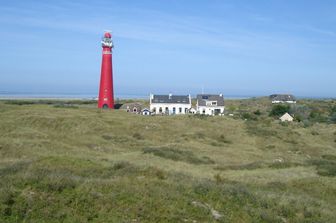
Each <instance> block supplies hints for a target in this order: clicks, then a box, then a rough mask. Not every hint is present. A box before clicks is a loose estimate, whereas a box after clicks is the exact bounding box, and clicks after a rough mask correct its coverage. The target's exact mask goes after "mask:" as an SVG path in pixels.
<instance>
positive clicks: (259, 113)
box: [253, 109, 261, 116]
mask: <svg viewBox="0 0 336 223" xmlns="http://www.w3.org/2000/svg"><path fill="white" fill-rule="evenodd" d="M253 114H255V115H258V116H260V115H261V111H260V110H259V109H258V110H257V111H255V112H253Z"/></svg>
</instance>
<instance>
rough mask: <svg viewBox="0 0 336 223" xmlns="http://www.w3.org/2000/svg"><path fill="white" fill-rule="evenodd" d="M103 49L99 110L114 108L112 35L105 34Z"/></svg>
mask: <svg viewBox="0 0 336 223" xmlns="http://www.w3.org/2000/svg"><path fill="white" fill-rule="evenodd" d="M101 43H102V47H103V58H102V65H101V74H100V87H99V97H98V108H110V109H113V108H114V95H113V69H112V48H113V43H112V35H111V33H110V32H105V34H104V36H103V39H102V41H101Z"/></svg>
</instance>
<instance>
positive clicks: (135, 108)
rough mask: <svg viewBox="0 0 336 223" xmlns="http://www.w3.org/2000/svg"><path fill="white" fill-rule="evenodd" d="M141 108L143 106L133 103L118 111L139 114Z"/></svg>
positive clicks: (124, 105) (123, 106) (126, 104)
mask: <svg viewBox="0 0 336 223" xmlns="http://www.w3.org/2000/svg"><path fill="white" fill-rule="evenodd" d="M142 108H143V104H141V103H138V102H134V103H125V104H123V105H122V106H121V107H120V109H122V110H125V111H126V112H131V113H135V114H140V113H141V111H142Z"/></svg>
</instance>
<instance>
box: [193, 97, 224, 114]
mask: <svg viewBox="0 0 336 223" xmlns="http://www.w3.org/2000/svg"><path fill="white" fill-rule="evenodd" d="M196 109H197V113H199V114H203V115H224V109H225V107H224V97H223V95H222V94H219V95H215V94H199V95H197V104H196Z"/></svg>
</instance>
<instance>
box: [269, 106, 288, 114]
mask: <svg viewBox="0 0 336 223" xmlns="http://www.w3.org/2000/svg"><path fill="white" fill-rule="evenodd" d="M289 110H290V107H289V105H274V106H273V108H272V110H271V112H270V116H281V115H283V114H285V113H288V112H289Z"/></svg>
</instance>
